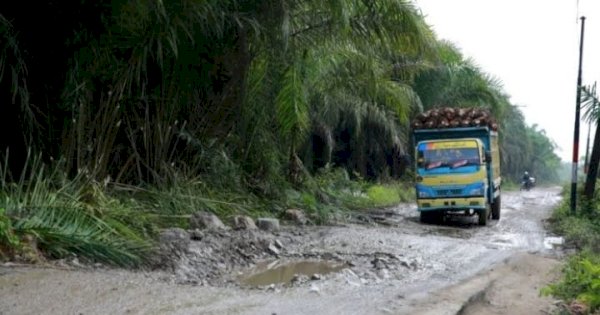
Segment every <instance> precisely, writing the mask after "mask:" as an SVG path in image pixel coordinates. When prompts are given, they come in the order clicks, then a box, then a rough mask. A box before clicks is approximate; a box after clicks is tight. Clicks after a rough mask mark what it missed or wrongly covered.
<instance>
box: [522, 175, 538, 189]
mask: <svg viewBox="0 0 600 315" xmlns="http://www.w3.org/2000/svg"><path fill="white" fill-rule="evenodd" d="M533 186H535V178H533V177H529V179H528V180H523V181H521V189H520V190H526V191H529V190H530V189H531V188H533Z"/></svg>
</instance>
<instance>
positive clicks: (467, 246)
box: [0, 188, 560, 314]
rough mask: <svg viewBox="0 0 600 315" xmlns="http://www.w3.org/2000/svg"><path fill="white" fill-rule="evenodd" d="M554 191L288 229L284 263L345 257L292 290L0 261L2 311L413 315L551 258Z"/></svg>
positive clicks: (232, 276) (402, 208) (233, 276)
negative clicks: (496, 271)
mask: <svg viewBox="0 0 600 315" xmlns="http://www.w3.org/2000/svg"><path fill="white" fill-rule="evenodd" d="M558 194H559V188H536V189H534V190H531V191H529V192H503V200H502V218H501V220H499V221H492V223H491V224H490V225H488V226H486V227H480V226H478V225H477V222H476V218H475V217H473V218H469V217H460V218H452V219H450V220H447V221H446V222H445V223H444V224H442V225H425V224H421V223H419V220H418V213H417V212H416V211H415V207H414V205H412V204H403V205H399V206H398V207H395V208H393V209H388V210H387V212H386V213H387V214H386V215H385V216H383V218H378V220H377V222H378V223H385V224H372V223H371V224H345V225H338V226H335V227H304V228H284V229H283V230H282V231H280V232H278V233H277V234H275V235H273V237H276V238H277V239H279V240H281V241H282V243H283V244H284V249H282V251H281V253H280V256H281V258H283V259H285V260H286V261H289V262H293V261H306V260H307V259H308V258H311V259H313V258H314V259H315V260H317V261H318V260H327V259H328V258H330V257H334V258H335V259H334V261H336V262H347V263H348V265H347V266H345V267H344V268H342V269H339V270H336V271H333V270H332V272H330V273H329V274H327V275H326V276H325V277H322V278H321V279H320V280H308V281H305V282H299V283H298V284H295V285H291V286H288V285H276V286H274V287H273V286H270V287H268V288H266V289H256V288H244V287H240V286H238V285H236V284H235V283H236V282H237V281H238V278H237V277H238V276H239V273H240V272H244V271H245V270H247V269H245V267H244V268H242V266H240V268H233V270H231V271H228V272H226V273H224V275H225V276H224V280H223V283H224V284H227V285H219V286H208V285H206V286H197V285H178V284H176V283H174V282H173V281H172V280H173V275H172V274H169V273H156V272H144V273H142V272H138V273H133V272H128V271H119V270H61V269H56V268H51V269H47V268H25V267H10V266H4V267H0V314H411V313H413V311H414V309H415V308H416V307H418V306H419V303H421V302H420V301H421V299H423V298H426V297H429V296H431V295H432V294H433V293H434V292H438V290H440V289H442V288H444V287H446V286H450V285H454V284H456V283H460V282H461V281H463V280H465V279H467V278H469V277H471V276H472V275H474V274H476V273H478V272H480V271H482V270H484V269H487V268H491V267H493V266H494V265H495V264H498V263H501V262H502V261H504V260H506V259H508V258H510V257H512V256H514V255H516V254H518V253H540V254H543V255H553V254H554V251H555V248H554V247H555V246H547V243H548V237H553V236H554V235H550V234H549V233H548V232H546V231H545V230H544V224H543V220H544V219H546V218H548V217H549V215H550V211H551V209H552V207H553V206H554V205H556V204H557V203H558V202H559V200H560V198H559V195H558ZM544 240H546V245H545V242H544ZM216 259H218V257H217V258H216ZM197 268H201V266H197ZM228 268H229V267H228ZM294 268H296V267H294ZM307 273H308V272H307ZM227 275H229V276H227Z"/></svg>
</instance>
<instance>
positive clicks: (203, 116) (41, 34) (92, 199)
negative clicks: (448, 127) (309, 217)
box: [0, 0, 559, 263]
mask: <svg viewBox="0 0 600 315" xmlns="http://www.w3.org/2000/svg"><path fill="white" fill-rule="evenodd" d="M31 8H35V10H32V9H31ZM0 103H1V104H2V106H0V114H1V116H2V117H3V118H4V121H3V124H1V127H0V128H1V129H0V149H2V154H3V156H4V157H5V158H4V159H3V161H4V162H3V164H2V168H3V175H2V176H3V179H4V181H3V183H2V184H3V196H4V197H3V198H5V201H3V203H0V207H4V208H5V209H6V214H4V215H3V216H2V217H0V218H4V216H8V217H10V218H13V220H14V221H15V222H21V221H20V220H25V221H28V222H29V221H35V222H38V221H39V220H38V221H36V220H33V219H32V218H34V217H39V216H44V217H43V218H52V220H54V219H56V220H59V221H57V222H53V223H52V224H53V225H55V226H57V229H58V230H61V227H63V226H66V225H65V224H63V223H64V222H67V221H68V220H70V219H73V220H75V221H73V222H75V223H76V224H75V223H73V224H75V225H77V226H78V227H80V229H79V230H77V231H81V233H79V232H78V233H79V234H80V235H81V237H82V238H81V241H85V242H88V243H90V244H92V243H93V242H94V240H95V239H97V238H95V235H93V233H91V234H89V233H88V234H86V232H85V231H87V230H86V227H88V226H97V224H96V223H95V222H97V221H96V220H100V221H101V222H107V221H110V222H112V223H111V224H115V225H119V224H120V223H122V222H125V223H124V224H122V229H121V230H119V229H113V231H115V233H114V234H112V236H111V238H110V239H111V240H113V241H114V242H116V243H114V244H120V243H119V242H121V241H122V237H125V238H126V239H128V240H133V243H128V245H127V246H129V247H128V248H132V249H135V250H134V251H133V252H135V253H139V252H143V251H144V248H145V246H146V245H145V244H143V243H139V242H137V240H138V237H140V235H142V236H143V234H144V233H146V232H147V229H146V227H144V226H138V225H142V223H141V222H143V220H141V222H140V221H138V220H133V219H131V218H133V217H136V216H140V217H151V216H150V214H153V213H154V212H156V211H159V212H161V213H162V214H164V213H163V212H166V213H167V214H168V215H169V216H177V215H185V214H189V213H190V212H192V211H194V209H197V207H200V206H201V207H206V208H208V209H210V210H211V211H214V212H217V213H219V214H222V215H228V214H231V213H233V212H240V211H241V212H245V213H258V212H261V211H263V212H276V211H277V209H278V208H277V207H274V206H272V204H282V205H290V204H293V203H294V202H295V201H294V200H295V199H294V198H295V197H294V196H296V194H295V193H290V191H297V192H298V193H299V194H300V196H302V195H303V194H308V195H309V196H312V198H313V199H314V194H316V193H319V194H322V193H323V192H325V194H328V195H329V196H330V197H335V196H336V195H338V193H339V191H343V190H330V191H328V190H327V189H328V188H327V187H326V186H323V185H322V183H320V182H319V180H318V179H315V174H320V173H325V176H329V175H327V174H328V173H330V172H333V174H338V173H336V172H337V171H335V170H334V171H331V169H335V168H341V169H343V172H342V173H343V174H349V178H351V179H355V180H359V181H360V180H362V179H367V180H372V181H381V180H386V179H390V178H395V179H398V178H402V176H403V175H405V174H407V173H410V161H411V155H412V152H411V149H410V148H411V143H410V142H411V139H410V137H409V124H408V121H409V120H410V119H411V118H412V117H414V116H415V115H416V114H418V113H419V112H421V111H422V110H424V109H430V108H433V107H437V106H483V107H487V108H490V110H491V111H492V112H493V114H494V115H495V116H496V117H497V118H498V121H499V123H500V128H501V129H500V130H501V150H502V151H501V154H502V161H501V162H502V168H503V170H504V171H503V172H504V177H505V178H507V179H517V178H518V177H519V176H520V174H521V173H522V171H523V170H525V169H526V170H529V171H530V172H531V173H533V174H534V176H536V177H537V178H538V179H539V180H540V181H549V180H555V179H556V176H555V174H556V167H557V165H558V163H559V159H558V157H557V156H556V155H555V154H554V153H553V148H554V145H553V143H552V142H551V140H550V139H548V138H547V137H546V135H545V134H544V131H543V130H539V129H537V127H536V126H528V125H527V124H526V122H525V119H524V117H523V115H522V113H521V112H520V111H519V110H518V108H517V106H515V105H514V104H511V103H510V100H509V97H508V95H506V94H505V92H503V90H502V86H501V85H500V83H499V82H498V81H497V80H495V79H494V78H492V77H491V76H489V75H488V74H486V73H485V72H484V71H483V70H481V69H480V68H479V67H478V66H477V65H475V63H474V62H473V61H472V60H468V59H465V58H464V57H463V56H462V54H461V53H460V50H459V49H458V48H456V47H455V46H453V45H452V44H451V43H448V42H444V41H440V40H438V39H437V38H436V36H435V34H434V33H433V31H432V30H431V28H430V27H429V26H428V25H427V24H426V23H425V21H424V18H423V15H422V14H421V12H420V11H419V10H418V8H416V7H415V5H414V4H413V3H411V2H409V1H405V0H382V1H371V0H327V1H321V0H262V1H259V0H255V1H243V0H204V1H199V0H174V1H141V0H112V1H91V0H80V1H76V2H64V1H47V2H35V1H18V2H14V3H11V4H10V5H8V4H3V5H0ZM503 130H504V131H505V132H503ZM33 156H41V160H40V161H39V164H37V163H38V162H36V165H37V166H36V167H35V168H32V162H31V161H30V160H31V159H32V158H31V157H33ZM36 161H37V160H36ZM28 163H29V164H28ZM43 168H49V169H51V172H55V173H56V174H60V175H59V176H48V177H47V178H44V179H43V183H36V181H37V180H38V179H39V178H35V177H31V174H32V173H34V174H38V173H39V170H40V169H43ZM44 174H45V173H44ZM342 177H343V176H342ZM19 178H20V179H25V180H21V181H20V180H19ZM317 178H318V176H317ZM407 178H410V177H408V176H407V177H404V179H407ZM29 179H32V181H29ZM63 179H64V180H66V181H67V182H68V181H69V180H71V181H73V182H75V183H77V185H75V186H77V187H79V186H82V188H81V189H83V190H85V191H83V192H81V193H80V192H78V191H77V190H75V191H69V190H67V189H65V188H61V187H65V186H64V185H63V182H60V181H61V180H63ZM54 181H59V182H54ZM11 182H17V184H16V185H17V186H18V187H19V191H20V192H24V194H25V195H24V196H19V197H18V198H17V197H14V196H12V195H11V193H14V192H11V191H10V190H9V189H8V187H9V183H11ZM344 182H345V181H344ZM40 184H44V185H46V186H45V187H46V190H45V191H46V192H48V193H49V195H47V196H46V197H48V199H46V198H42V199H32V198H31V197H29V196H26V194H27V193H29V192H31V191H32V190H30V189H29V188H28V187H29V186H31V187H37V186H35V185H40ZM68 187H70V186H68ZM123 187H129V188H128V189H120V190H119V189H117V188H123ZM131 187H135V189H133V188H131ZM54 190H56V194H57V196H64V194H75V196H80V197H81V198H79V197H77V198H72V199H71V201H69V202H72V203H69V202H67V201H68V198H67V199H65V200H63V199H61V198H57V197H53V196H52V192H53V191H54ZM367 190H368V189H367ZM89 191H95V192H96V193H89ZM132 191H135V193H132ZM147 191H150V192H152V193H146V194H144V193H142V192H147ZM117 192H120V193H117ZM371 193H372V194H374V196H376V195H381V192H380V191H377V189H376V190H371ZM115 194H117V195H119V196H122V195H123V194H126V195H127V198H125V200H130V198H133V200H136V202H140V200H144V201H143V202H142V203H143V204H144V206H140V205H139V204H135V205H133V206H132V205H130V204H127V202H126V201H117V200H120V199H119V198H121V197H119V198H117V199H114V200H113V199H111V198H113V197H114V195H115ZM103 196H104V197H107V198H108V199H106V200H112V201H111V202H108V201H107V202H105V203H100V202H99V201H98V200H97V199H98V198H101V197H102V198H104V197H103ZM173 196H180V197H181V198H178V197H173ZM198 196H201V197H198ZM115 198H116V197H115ZM144 198H146V199H144ZM164 199H173V200H175V201H179V202H181V203H179V204H178V203H177V202H166V201H165V200H164ZM326 199H327V198H325V199H323V200H326ZM6 200H18V202H14V203H11V202H8V201H6ZM59 200H63V201H64V202H66V203H67V204H63V202H62V201H61V202H60V203H59V204H58V205H57V207H61V208H64V209H67V210H68V211H67V212H68V213H83V216H82V217H77V218H76V217H74V216H71V215H69V214H68V213H67V212H65V213H64V214H61V215H62V216H63V217H59V218H57V217H55V216H54V215H53V214H52V213H50V212H51V211H54V210H55V209H56V208H55V207H54V206H53V202H57V201H59ZM73 200H74V201H73ZM146 200H153V201H154V202H153V203H151V204H150V206H148V204H147V203H146ZM232 200H235V201H232ZM264 200H271V202H270V203H266V202H264ZM303 200H305V204H306V203H310V202H309V201H310V200H311V198H309V197H307V198H304V199H303ZM184 201H187V202H184ZM322 203H323V204H327V202H322ZM190 204H191V205H193V206H190ZM157 205H161V206H164V207H159V206H157ZM282 207H283V206H282ZM324 207H325V206H324ZM330 207H332V208H333V206H330ZM313 208H315V209H317V208H318V209H317V210H315V211H323V207H315V206H313ZM108 209H113V210H114V209H121V210H123V209H127V211H134V212H135V213H136V215H135V216H134V215H132V214H130V213H127V211H117V212H116V213H115V212H111V211H112V210H108ZM49 211H50V212H49ZM38 212H39V213H38ZM61 213H62V212H61ZM154 214H156V213H154ZM45 215H49V217H46V216H45ZM117 218H118V219H117ZM43 220H46V221H47V219H43ZM48 220H49V219H48ZM4 221H6V220H4ZM4 221H2V222H4ZM156 221H157V220H153V222H156ZM45 223H50V222H45ZM73 224H71V225H73ZM119 226H120V225H119ZM132 227H133V228H134V229H133V231H130V230H128V229H130V228H132ZM13 229H15V231H26V230H29V231H33V230H43V226H38V225H27V224H25V223H23V224H21V225H19V224H16V225H14V226H13ZM86 235H87V236H86ZM88 236H89V237H88ZM127 236H130V237H127ZM7 237H8V238H10V235H5V236H4V238H7ZM86 237H87V238H86ZM101 239H105V238H101ZM63 243H65V246H63V247H61V248H65V247H67V248H72V247H69V246H71V245H69V244H68V242H63ZM61 250H62V249H61ZM55 253H58V254H60V253H62V251H60V250H59V251H56V252H55ZM104 255H109V253H105V254H104ZM125 258H127V257H125ZM130 258H132V259H130V260H127V259H126V261H123V263H126V262H127V263H129V262H135V261H136V259H134V258H135V257H130Z"/></svg>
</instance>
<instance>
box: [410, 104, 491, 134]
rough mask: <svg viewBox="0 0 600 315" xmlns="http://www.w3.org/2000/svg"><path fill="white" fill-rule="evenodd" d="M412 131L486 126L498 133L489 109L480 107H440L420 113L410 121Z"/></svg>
mask: <svg viewBox="0 0 600 315" xmlns="http://www.w3.org/2000/svg"><path fill="white" fill-rule="evenodd" d="M411 125H412V128H413V129H443V128H457V127H480V126H487V127H489V128H490V129H492V130H494V131H498V123H497V122H496V120H495V119H494V118H493V117H492V115H491V113H490V111H489V109H487V108H480V107H470V108H456V107H441V108H434V109H430V110H428V111H425V112H422V113H420V114H418V115H417V117H416V118H415V119H414V120H413V121H412V124H411Z"/></svg>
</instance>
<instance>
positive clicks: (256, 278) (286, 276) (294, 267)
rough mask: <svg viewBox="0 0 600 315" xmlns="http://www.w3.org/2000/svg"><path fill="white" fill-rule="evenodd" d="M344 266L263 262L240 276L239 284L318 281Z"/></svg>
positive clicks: (316, 263)
mask: <svg viewBox="0 0 600 315" xmlns="http://www.w3.org/2000/svg"><path fill="white" fill-rule="evenodd" d="M344 267H346V265H345V264H340V263H337V262H329V261H293V262H287V263H285V262H281V261H278V260H277V261H273V262H264V263H261V264H259V265H258V266H257V267H255V268H252V269H251V270H249V271H247V272H246V273H244V274H242V275H241V276H240V279H241V281H240V282H241V283H243V284H245V285H250V286H265V285H270V284H286V283H290V282H291V281H292V280H294V279H298V278H299V277H301V276H307V277H312V278H314V279H320V278H321V275H326V274H328V273H331V272H336V271H339V270H341V269H343V268H344Z"/></svg>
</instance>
